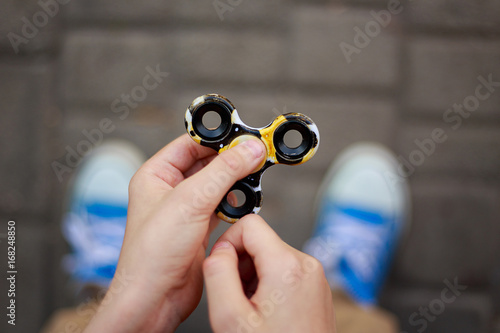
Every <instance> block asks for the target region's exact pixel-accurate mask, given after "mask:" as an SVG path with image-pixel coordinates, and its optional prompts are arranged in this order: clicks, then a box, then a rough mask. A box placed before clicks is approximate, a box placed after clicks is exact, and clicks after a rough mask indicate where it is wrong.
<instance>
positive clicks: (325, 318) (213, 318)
mask: <svg viewBox="0 0 500 333" xmlns="http://www.w3.org/2000/svg"><path fill="white" fill-rule="evenodd" d="M203 273H204V276H205V284H206V287H207V297H208V308H209V315H210V323H211V324H212V328H213V330H214V332H216V333H219V332H220V333H225V332H249V333H250V332H252V333H261V332H301V333H302V332H335V318H334V312H333V305H332V295H331V291H330V287H329V286H328V283H327V281H326V278H325V275H324V272H323V269H322V267H321V264H320V263H319V262H318V261H317V260H316V259H314V258H313V257H311V256H309V255H307V254H305V253H302V252H300V251H298V250H296V249H294V248H292V247H290V246H289V245H287V244H286V243H284V242H283V241H282V240H281V239H280V238H279V237H278V235H277V234H276V233H275V232H274V231H273V230H272V229H271V228H270V227H269V226H268V225H267V224H266V223H265V222H264V220H263V219H262V218H260V217H259V216H257V215H247V216H245V217H244V218H242V219H241V220H240V221H238V222H237V223H236V224H234V225H233V226H231V227H230V228H229V229H228V230H227V231H226V232H225V233H224V234H223V235H222V236H221V237H220V238H219V240H218V241H217V243H216V244H215V245H214V247H213V248H212V253H211V254H210V256H209V257H207V259H205V262H204V264H203Z"/></svg>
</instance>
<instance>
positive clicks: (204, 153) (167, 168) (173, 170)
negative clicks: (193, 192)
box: [143, 134, 217, 187]
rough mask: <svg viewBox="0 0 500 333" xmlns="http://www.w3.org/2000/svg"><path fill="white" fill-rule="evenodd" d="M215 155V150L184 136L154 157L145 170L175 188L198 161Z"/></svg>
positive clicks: (145, 165) (146, 164) (147, 163)
mask: <svg viewBox="0 0 500 333" xmlns="http://www.w3.org/2000/svg"><path fill="white" fill-rule="evenodd" d="M215 154H217V152H216V151H215V150H213V149H211V148H208V147H204V146H202V145H200V144H198V143H196V142H195V141H194V140H193V139H191V137H190V136H189V135H187V134H184V135H181V136H180V137H178V138H177V139H175V140H174V141H172V142H171V143H169V144H168V145H166V146H165V147H163V148H162V149H161V150H160V151H159V152H157V153H156V154H155V155H153V157H151V158H150V159H149V160H148V161H146V163H145V164H144V166H143V168H144V169H145V170H148V171H149V172H151V173H152V174H153V175H155V176H156V177H158V178H160V179H162V180H163V181H164V182H166V183H167V184H169V185H170V186H172V187H175V186H176V185H177V184H179V183H180V182H181V181H182V180H183V179H184V173H186V172H187V171H188V170H190V169H191V168H192V167H193V166H194V165H195V164H196V163H197V162H198V161H200V160H203V159H205V158H206V157H208V156H211V155H215Z"/></svg>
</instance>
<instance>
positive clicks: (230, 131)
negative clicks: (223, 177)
mask: <svg viewBox="0 0 500 333" xmlns="http://www.w3.org/2000/svg"><path fill="white" fill-rule="evenodd" d="M209 112H215V113H216V114H217V115H218V116H219V117H220V123H219V125H218V126H216V127H215V128H209V127H207V126H205V125H204V117H205V116H206V115H207V113H209ZM185 125H186V130H187V132H188V133H189V135H190V136H191V138H193V140H194V141H196V142H197V143H199V144H200V145H202V146H206V147H210V148H212V149H214V150H215V151H217V153H219V154H220V153H222V152H223V151H225V150H227V149H229V148H232V147H234V146H235V145H237V144H239V143H241V142H243V141H246V140H247V139H248V138H249V136H252V137H254V138H258V139H259V140H261V141H262V142H263V143H264V145H265V146H266V150H267V157H266V159H265V160H264V162H263V163H262V164H261V165H260V166H259V168H258V169H257V171H255V172H253V173H252V174H250V175H249V176H247V177H245V178H243V179H241V180H239V181H237V182H236V183H235V184H234V185H233V186H232V187H231V189H230V190H229V191H228V193H226V195H225V196H224V198H223V199H222V201H221V202H220V204H219V206H218V207H217V209H216V213H217V216H218V217H219V218H221V219H222V220H224V221H226V222H229V223H234V222H236V221H237V220H238V219H240V218H242V217H243V216H245V215H247V214H250V213H255V214H257V213H258V212H259V211H260V208H261V207H262V187H261V180H262V175H263V173H264V171H265V170H266V169H267V168H269V167H270V166H272V165H274V164H289V165H297V164H302V163H304V162H306V161H308V160H309V159H310V158H312V157H313V156H314V154H315V153H316V150H317V149H318V145H319V131H318V127H317V126H316V124H314V122H313V121H312V120H311V119H310V118H309V117H307V116H305V115H303V114H300V113H287V114H283V115H280V116H278V117H277V118H276V119H274V120H273V121H272V122H271V123H270V124H269V125H267V126H265V127H262V128H253V127H250V126H247V125H245V124H244V123H243V122H242V121H241V119H240V117H239V115H238V112H237V111H236V108H235V107H234V105H233V104H232V103H231V102H230V101H229V100H228V99H227V98H225V97H223V96H221V95H217V94H209V95H203V96H200V97H198V98H196V99H195V100H194V101H193V103H191V105H190V106H189V107H188V109H187V110H186V115H185ZM289 131H297V132H298V133H300V135H301V137H302V139H301V142H300V144H298V145H297V146H295V147H289V146H288V145H287V144H286V143H285V135H286V134H287V133H288V132H289ZM237 190H239V191H241V192H242V193H243V194H244V197H245V200H244V202H243V203H238V204H239V205H238V206H234V205H232V204H231V203H230V202H229V201H228V194H229V193H231V192H232V191H237Z"/></svg>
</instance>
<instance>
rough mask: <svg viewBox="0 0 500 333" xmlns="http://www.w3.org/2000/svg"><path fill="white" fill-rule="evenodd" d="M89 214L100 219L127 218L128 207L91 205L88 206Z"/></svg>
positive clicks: (101, 204)
mask: <svg viewBox="0 0 500 333" xmlns="http://www.w3.org/2000/svg"><path fill="white" fill-rule="evenodd" d="M86 209H87V212H88V213H89V214H92V215H97V216H99V217H103V218H108V217H125V216H127V206H126V205H125V206H123V205H111V204H103V203H91V204H87V205H86Z"/></svg>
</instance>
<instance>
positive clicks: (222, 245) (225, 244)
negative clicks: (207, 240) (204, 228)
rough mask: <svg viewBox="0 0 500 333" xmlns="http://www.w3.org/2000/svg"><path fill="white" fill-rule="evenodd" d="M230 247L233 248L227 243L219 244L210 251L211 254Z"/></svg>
mask: <svg viewBox="0 0 500 333" xmlns="http://www.w3.org/2000/svg"><path fill="white" fill-rule="evenodd" d="M229 247H231V245H230V244H229V242H227V241H222V242H217V243H215V244H214V246H213V247H212V251H210V253H212V252H214V251H216V250H220V249H228V248H229Z"/></svg>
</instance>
